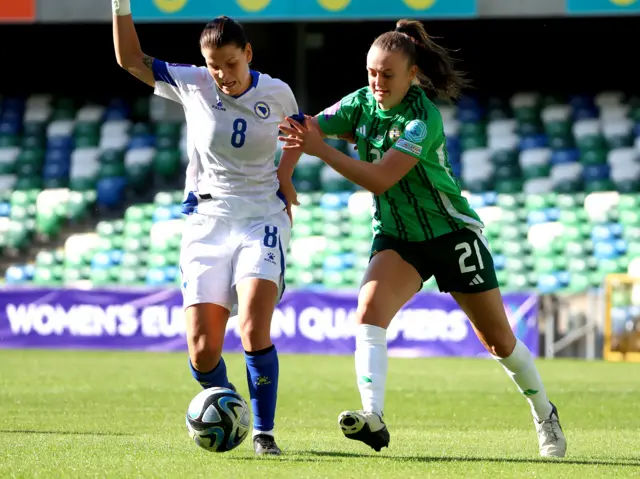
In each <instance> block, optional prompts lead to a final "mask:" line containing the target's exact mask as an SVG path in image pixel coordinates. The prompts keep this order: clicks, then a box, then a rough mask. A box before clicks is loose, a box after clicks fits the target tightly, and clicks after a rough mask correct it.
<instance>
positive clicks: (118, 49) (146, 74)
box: [111, 0, 156, 87]
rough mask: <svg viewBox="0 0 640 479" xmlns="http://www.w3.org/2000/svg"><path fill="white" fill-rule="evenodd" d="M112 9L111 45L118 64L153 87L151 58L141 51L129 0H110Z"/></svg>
mask: <svg viewBox="0 0 640 479" xmlns="http://www.w3.org/2000/svg"><path fill="white" fill-rule="evenodd" d="M111 2H112V9H113V46H114V49H115V53H116V59H117V61H118V65H120V66H121V67H122V68H124V69H125V70H127V71H128V72H129V73H131V74H132V75H133V76H134V77H136V78H137V79H139V80H141V81H143V82H145V83H146V84H147V85H149V86H152V87H155V84H156V82H155V79H154V76H153V70H152V67H153V58H152V57H150V56H149V55H146V54H144V53H143V51H142V48H141V47H140V41H139V40H138V34H137V33H136V27H135V25H134V24H133V17H132V16H131V5H130V0H111Z"/></svg>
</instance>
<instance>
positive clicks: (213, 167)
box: [153, 60, 299, 218]
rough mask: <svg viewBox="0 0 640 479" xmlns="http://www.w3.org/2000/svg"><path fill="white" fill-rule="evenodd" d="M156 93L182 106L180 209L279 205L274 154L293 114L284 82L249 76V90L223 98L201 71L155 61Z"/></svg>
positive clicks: (239, 212) (267, 210) (249, 213)
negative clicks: (184, 158) (282, 126)
mask: <svg viewBox="0 0 640 479" xmlns="http://www.w3.org/2000/svg"><path fill="white" fill-rule="evenodd" d="M153 73H154V77H155V81H156V87H155V94H156V95H159V96H161V97H164V98H167V99H169V100H173V101H176V102H178V103H181V104H182V105H183V106H184V110H185V116H186V120H187V144H188V156H189V164H188V166H187V180H186V185H185V203H184V206H185V208H183V210H184V211H185V212H192V211H197V212H198V213H200V214H205V215H215V216H223V217H236V218H238V217H242V218H249V217H263V216H268V215H273V214H275V213H277V212H278V211H282V209H283V208H284V206H285V205H284V200H283V199H281V196H280V195H279V193H278V179H277V175H276V170H277V168H276V166H275V154H276V146H277V136H278V124H279V123H281V122H282V120H283V119H284V118H285V117H287V116H291V115H297V114H298V113H299V112H298V105H297V103H296V99H295V97H294V95H293V92H292V91H291V88H290V87H289V85H287V84H286V83H285V82H283V81H281V80H278V79H275V78H271V77H270V76H269V75H265V74H261V73H258V72H255V71H251V76H252V84H251V87H250V88H249V90H247V91H246V92H245V93H244V94H242V95H240V96H238V97H232V96H228V95H225V94H224V93H222V92H221V91H220V90H219V89H218V87H217V85H216V83H215V81H214V80H213V78H212V77H211V75H210V74H209V72H208V70H207V69H206V67H195V66H189V65H178V64H172V63H165V62H162V61H159V60H155V61H154V63H153Z"/></svg>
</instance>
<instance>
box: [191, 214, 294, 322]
mask: <svg viewBox="0 0 640 479" xmlns="http://www.w3.org/2000/svg"><path fill="white" fill-rule="evenodd" d="M290 237H291V221H290V220H289V216H288V215H287V213H286V211H284V210H283V211H281V212H279V213H276V214H275V215H272V216H268V217H264V218H238V219H235V218H222V217H219V216H207V215H202V214H198V213H193V214H191V215H189V216H188V217H187V219H186V221H185V226H184V230H183V232H182V241H181V247H180V272H181V274H182V298H183V306H184V307H185V308H187V307H189V306H192V305H194V304H199V303H214V304H218V305H220V306H222V307H224V308H227V309H228V310H229V311H231V310H232V308H233V307H234V306H235V305H236V303H237V294H236V288H235V286H236V284H237V283H238V282H239V281H240V280H242V279H244V278H261V279H266V280H269V281H273V282H274V283H276V284H277V285H278V290H279V294H282V292H283V290H284V269H285V263H286V256H285V255H286V251H287V247H288V246H289V239H290Z"/></svg>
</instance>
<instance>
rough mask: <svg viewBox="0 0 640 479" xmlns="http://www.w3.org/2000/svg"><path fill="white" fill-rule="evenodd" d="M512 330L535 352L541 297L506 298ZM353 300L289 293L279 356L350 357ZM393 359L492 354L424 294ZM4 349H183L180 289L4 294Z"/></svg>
mask: <svg viewBox="0 0 640 479" xmlns="http://www.w3.org/2000/svg"><path fill="white" fill-rule="evenodd" d="M504 303H505V310H506V311H507V315H508V317H509V321H510V323H511V326H512V328H513V330H514V332H515V333H516V335H517V336H518V338H520V339H521V340H522V341H523V342H524V343H525V344H526V345H527V346H528V347H529V349H530V350H531V352H532V353H533V354H537V351H538V327H537V312H538V307H537V306H538V301H537V297H536V296H534V295H528V294H509V295H505V297H504ZM355 308H356V295H355V293H354V292H353V291H351V292H317V291H313V292H312V291H291V292H288V293H286V294H285V296H284V297H283V298H282V301H281V302H280V304H279V305H278V308H277V310H276V312H275V314H274V317H273V325H272V331H271V335H272V337H273V340H274V343H275V344H276V345H277V347H278V350H279V351H280V352H282V353H314V354H352V353H353V351H354V346H355V340H354V332H355V327H354V314H355ZM387 337H388V340H389V353H390V355H392V356H407V357H415V356H485V357H486V356H487V353H486V351H485V350H484V348H483V347H482V345H481V344H480V342H479V341H478V339H477V338H476V336H475V334H474V332H473V329H472V328H471V326H470V324H469V321H468V320H467V317H466V316H465V314H464V313H463V312H462V311H461V310H460V308H459V307H458V306H457V304H456V303H455V302H454V301H453V299H452V298H451V296H449V295H446V294H440V293H419V294H417V295H416V296H415V297H414V298H413V299H412V300H411V301H410V302H409V303H408V304H407V305H406V306H405V308H404V309H403V310H402V311H400V313H398V315H397V316H396V317H395V319H394V320H393V322H392V324H391V327H390V328H389V331H388V334H387ZM0 348H54V349H55V348H60V349H71V348H76V349H137V350H146V351H184V350H186V342H185V338H184V320H183V312H182V296H181V293H180V291H179V290H177V289H176V290H173V289H171V290H160V291H158V290H156V291H148V290H147V291H122V290H118V291H116V290H113V291H112V290H64V289H33V290H32V289H28V290H21V289H17V290H3V291H0ZM225 350H226V351H242V346H241V343H240V337H239V333H238V324H237V318H235V317H233V318H231V320H230V321H229V324H228V327H227V333H226V338H225Z"/></svg>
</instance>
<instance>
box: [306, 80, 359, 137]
mask: <svg viewBox="0 0 640 479" xmlns="http://www.w3.org/2000/svg"><path fill="white" fill-rule="evenodd" d="M360 93H361V91H360V90H358V91H357V92H354V93H352V94H350V95H347V96H345V97H344V98H343V99H342V100H340V101H339V102H338V103H336V104H335V105H333V106H330V107H329V108H327V109H325V110H324V111H323V112H322V113H320V114H319V115H318V116H317V118H318V125H319V126H320V129H321V130H322V132H323V133H324V134H325V135H343V134H345V133H352V132H353V131H354V130H355V128H356V126H357V125H355V121H356V120H355V118H356V117H357V116H359V115H357V113H358V110H359V109H360V108H361V105H360V101H359V96H361V95H360Z"/></svg>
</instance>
